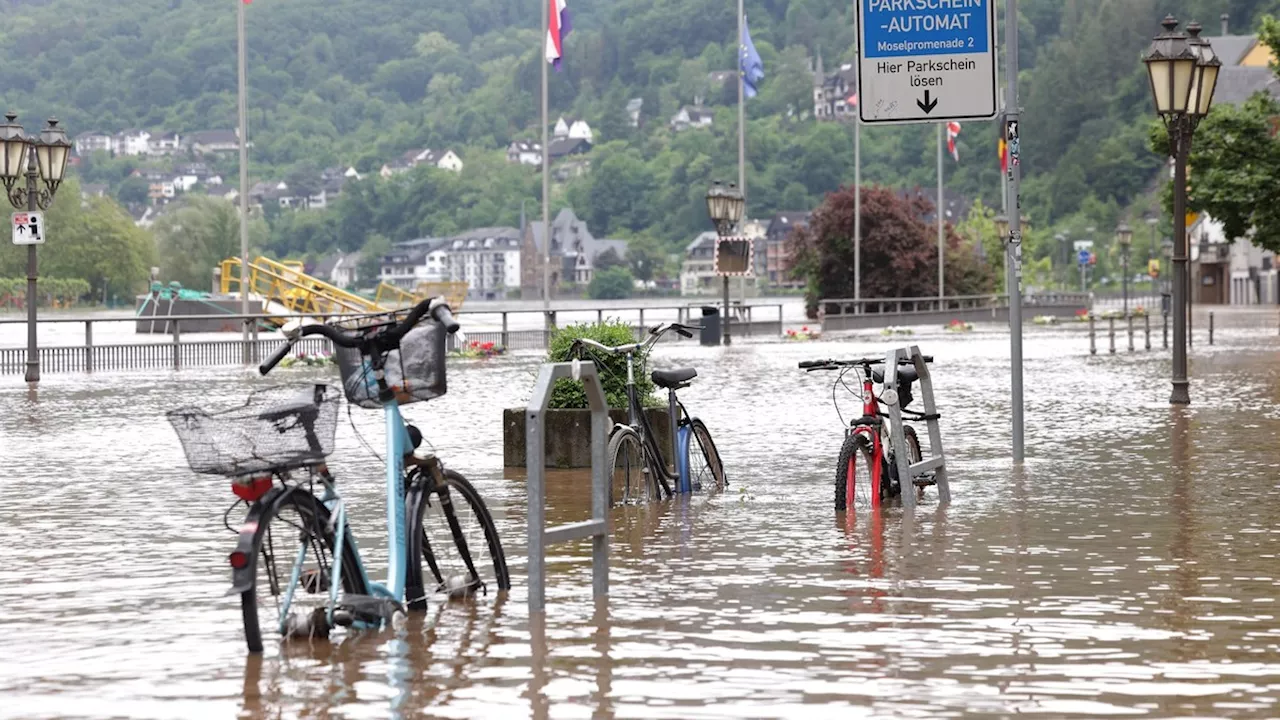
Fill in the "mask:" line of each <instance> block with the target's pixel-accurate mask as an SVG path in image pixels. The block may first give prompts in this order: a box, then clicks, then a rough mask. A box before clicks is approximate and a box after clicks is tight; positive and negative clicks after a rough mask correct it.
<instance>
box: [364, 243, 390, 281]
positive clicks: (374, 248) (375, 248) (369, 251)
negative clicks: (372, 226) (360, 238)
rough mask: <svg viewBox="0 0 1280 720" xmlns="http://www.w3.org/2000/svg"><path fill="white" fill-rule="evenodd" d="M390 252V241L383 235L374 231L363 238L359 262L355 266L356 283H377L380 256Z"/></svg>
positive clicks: (380, 266)
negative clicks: (366, 238)
mask: <svg viewBox="0 0 1280 720" xmlns="http://www.w3.org/2000/svg"><path fill="white" fill-rule="evenodd" d="M389 252H391V241H390V240H388V239H387V238H386V236H385V235H379V234H377V233H374V234H372V235H370V236H369V239H368V240H365V242H364V247H361V248H360V264H359V266H357V267H356V273H357V275H358V277H357V278H356V284H357V285H358V286H359V287H373V286H375V285H377V284H378V277H379V275H380V271H381V270H382V256H383V255H386V254H387V253H389Z"/></svg>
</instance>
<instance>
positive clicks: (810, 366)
mask: <svg viewBox="0 0 1280 720" xmlns="http://www.w3.org/2000/svg"><path fill="white" fill-rule="evenodd" d="M921 357H922V358H923V359H924V361H925V362H926V363H931V362H933V356H932V355H922V356H921ZM883 364H884V358H858V359H856V360H805V361H804V362H801V363H800V369H801V370H805V371H808V372H813V371H814V370H834V369H836V368H840V367H856V366H858V365H883ZM898 364H899V365H913V364H915V361H914V360H912V359H911V358H900V359H899V360H898Z"/></svg>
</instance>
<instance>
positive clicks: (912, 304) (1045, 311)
mask: <svg viewBox="0 0 1280 720" xmlns="http://www.w3.org/2000/svg"><path fill="white" fill-rule="evenodd" d="M1089 305H1090V297H1089V294H1088V293H1079V292H1044V293H1036V294H1034V295H1026V296H1024V297H1023V299H1022V310H1023V314H1024V315H1027V316H1034V315H1056V316H1063V317H1066V316H1073V315H1075V313H1076V311H1078V310H1080V309H1087V308H1088V307H1089ZM1008 318H1009V296H1008V295H997V294H990V295H949V296H947V297H943V298H939V297H937V296H936V295H935V296H933V297H902V298H856V299H855V298H824V299H822V300H819V301H818V319H819V322H820V323H821V324H822V328H823V330H848V329H854V328H865V327H874V326H877V325H885V324H886V323H893V322H906V323H931V322H948V321H950V320H976V321H988V322H1000V321H1007V320H1008Z"/></svg>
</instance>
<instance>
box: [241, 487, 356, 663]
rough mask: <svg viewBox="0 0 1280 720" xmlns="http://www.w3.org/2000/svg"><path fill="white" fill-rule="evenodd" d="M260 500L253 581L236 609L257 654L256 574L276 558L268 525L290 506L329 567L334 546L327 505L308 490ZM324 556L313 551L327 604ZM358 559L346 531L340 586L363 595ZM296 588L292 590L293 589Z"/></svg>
mask: <svg viewBox="0 0 1280 720" xmlns="http://www.w3.org/2000/svg"><path fill="white" fill-rule="evenodd" d="M261 502H264V503H268V507H267V509H266V510H264V511H263V512H262V514H261V516H260V517H259V519H258V524H259V527H260V528H261V530H260V531H259V533H258V536H257V538H256V540H255V541H254V545H253V552H254V558H255V560H254V562H256V563H257V568H256V569H255V572H254V582H253V586H252V587H250V588H249V589H248V590H245V591H244V592H242V593H240V612H241V615H242V619H243V621H244V638H245V643H246V644H247V645H248V646H249V652H250V653H260V652H262V649H263V644H262V626H261V622H260V620H261V618H260V610H259V603H258V590H259V587H260V585H261V583H260V578H259V575H260V573H261V571H262V570H263V569H264V568H265V569H266V572H268V573H270V572H272V571H273V565H274V563H273V560H274V559H275V558H276V557H277V555H276V552H275V550H274V548H271V549H270V550H269V551H268V549H267V548H266V547H264V545H265V544H267V543H271V542H272V540H273V538H274V535H275V534H274V533H273V532H272V531H271V525H272V523H273V522H275V521H276V520H277V519H280V514H281V511H282V510H285V509H293V510H294V511H296V512H297V514H298V517H299V518H300V519H301V520H303V523H302V524H303V525H304V526H305V527H304V528H301V530H302V532H304V533H310V535H311V539H313V540H319V541H321V543H322V549H323V550H324V551H327V555H328V559H329V560H330V567H331V566H332V564H331V561H332V556H333V547H334V533H333V530H331V529H330V527H329V517H330V514H329V508H327V507H325V505H324V503H322V502H320V500H318V499H317V498H316V497H315V496H314V495H312V494H311V493H309V492H306V491H303V490H299V489H297V488H291V489H288V490H284V491H283V492H275V493H272V494H270V495H268V496H267V498H265V499H264V500H263V501H261ZM286 522H287V521H286ZM292 527H294V528H298V526H297V525H292ZM287 535H288V533H285V536H287ZM301 539H302V538H300V540H301ZM293 554H296V550H293V551H290V552H288V553H286V554H285V558H286V559H287V560H286V562H288V563H292V562H293V560H292V559H288V558H290V556H291V555H293ZM324 555H325V553H324V552H319V553H317V554H316V557H315V559H316V561H317V565H318V567H317V570H318V571H319V577H320V578H321V580H322V582H321V584H320V587H321V589H322V590H323V597H324V599H325V601H326V604H327V601H328V594H329V586H328V580H325V579H324V577H325V564H324V563H323V562H321V560H322V559H323V556H324ZM359 562H360V559H359V557H358V556H357V554H356V550H355V543H353V542H352V541H351V536H350V532H349V531H348V534H347V539H346V540H345V541H344V542H343V544H342V568H343V572H342V587H343V590H344V591H345V592H347V593H352V594H357V595H364V594H367V593H368V588H367V587H366V586H365V583H364V578H363V577H362V576H361V574H360V573H359V572H358V571H357V570H356V568H357V567H359ZM291 567H292V565H290V568H291ZM267 579H268V585H269V586H270V585H272V583H271V582H270V577H268V578H267ZM281 580H283V582H284V583H285V584H287V583H288V580H289V578H288V577H287V576H286V577H285V578H278V579H277V580H276V582H275V583H274V585H275V587H274V588H272V589H271V590H270V592H271V593H272V594H273V595H276V594H278V590H279V589H280V587H281V585H280V581H281ZM298 589H301V588H298ZM298 589H295V592H296V591H297V590H298ZM304 592H305V590H304Z"/></svg>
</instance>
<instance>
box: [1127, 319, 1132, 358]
mask: <svg viewBox="0 0 1280 720" xmlns="http://www.w3.org/2000/svg"><path fill="white" fill-rule="evenodd" d="M1125 320H1127V321H1129V352H1133V316H1132V315H1126V316H1125Z"/></svg>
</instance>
